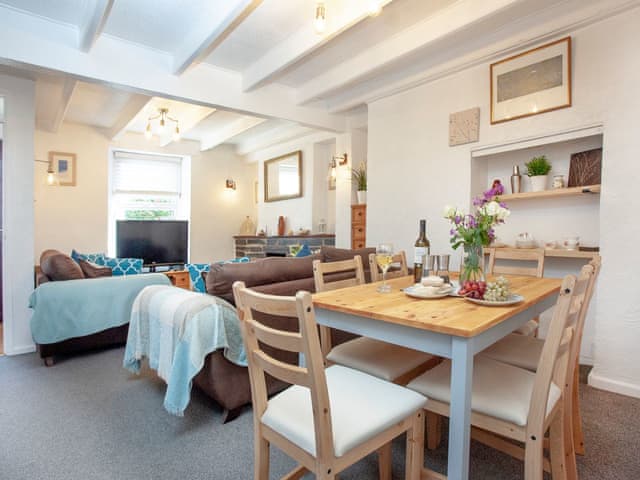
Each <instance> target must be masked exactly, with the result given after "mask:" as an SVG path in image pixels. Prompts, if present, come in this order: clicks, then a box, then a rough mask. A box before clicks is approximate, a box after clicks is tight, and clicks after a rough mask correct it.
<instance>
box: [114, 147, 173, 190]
mask: <svg viewBox="0 0 640 480" xmlns="http://www.w3.org/2000/svg"><path fill="white" fill-rule="evenodd" d="M111 186H112V191H113V192H114V193H142V194H173V195H180V194H181V193H182V191H181V190H182V158H181V157H169V156H164V155H149V154H142V153H133V152H124V151H114V152H113V172H112V177H111Z"/></svg>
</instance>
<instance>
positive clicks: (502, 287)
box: [484, 277, 509, 302]
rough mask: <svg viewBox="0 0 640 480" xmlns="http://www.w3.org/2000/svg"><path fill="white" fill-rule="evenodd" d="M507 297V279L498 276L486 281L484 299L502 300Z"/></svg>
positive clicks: (491, 300)
mask: <svg viewBox="0 0 640 480" xmlns="http://www.w3.org/2000/svg"><path fill="white" fill-rule="evenodd" d="M508 298H509V281H508V280H507V279H506V278H504V277H498V278H497V279H496V281H495V282H489V283H487V289H486V290H485V292H484V299H485V300H488V301H490V302H504V301H506V300H507V299H508Z"/></svg>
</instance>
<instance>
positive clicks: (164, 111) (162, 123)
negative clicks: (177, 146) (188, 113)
mask: <svg viewBox="0 0 640 480" xmlns="http://www.w3.org/2000/svg"><path fill="white" fill-rule="evenodd" d="M154 120H159V122H158V128H157V130H156V132H157V134H158V135H160V136H162V135H164V132H165V131H166V128H167V122H173V123H175V124H176V128H175V130H174V131H173V141H174V142H177V141H179V140H180V124H179V121H178V120H177V119H175V118H173V117H170V116H169V109H168V108H159V109H158V114H157V115H153V116H151V117H149V119H148V120H147V128H146V129H145V131H144V136H145V137H146V138H147V139H150V138H151V137H152V136H153V132H152V130H151V122H152V121H154Z"/></svg>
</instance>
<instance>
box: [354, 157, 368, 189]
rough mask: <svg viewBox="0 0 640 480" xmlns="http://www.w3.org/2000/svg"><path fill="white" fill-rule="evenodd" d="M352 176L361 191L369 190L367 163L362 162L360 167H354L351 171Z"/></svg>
mask: <svg viewBox="0 0 640 480" xmlns="http://www.w3.org/2000/svg"><path fill="white" fill-rule="evenodd" d="M351 177H352V178H353V183H355V184H356V185H357V186H358V191H359V192H366V191H367V163H366V162H360V165H358V168H354V169H353V171H352V172H351Z"/></svg>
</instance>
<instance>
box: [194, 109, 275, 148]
mask: <svg viewBox="0 0 640 480" xmlns="http://www.w3.org/2000/svg"><path fill="white" fill-rule="evenodd" d="M263 122H266V120H265V119H264V118H257V117H243V118H240V119H238V120H236V121H235V122H231V123H230V124H229V125H226V126H224V127H223V128H221V129H218V130H216V131H214V132H212V133H211V134H208V135H205V136H204V137H203V138H202V140H200V150H201V151H203V152H204V151H205V150H211V149H212V148H215V147H217V146H218V145H221V144H223V143H224V142H226V141H227V140H229V139H230V138H233V137H235V136H236V135H240V134H241V133H243V132H246V131H247V130H249V129H251V128H253V127H255V126H257V125H260V124H261V123H263Z"/></svg>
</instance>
